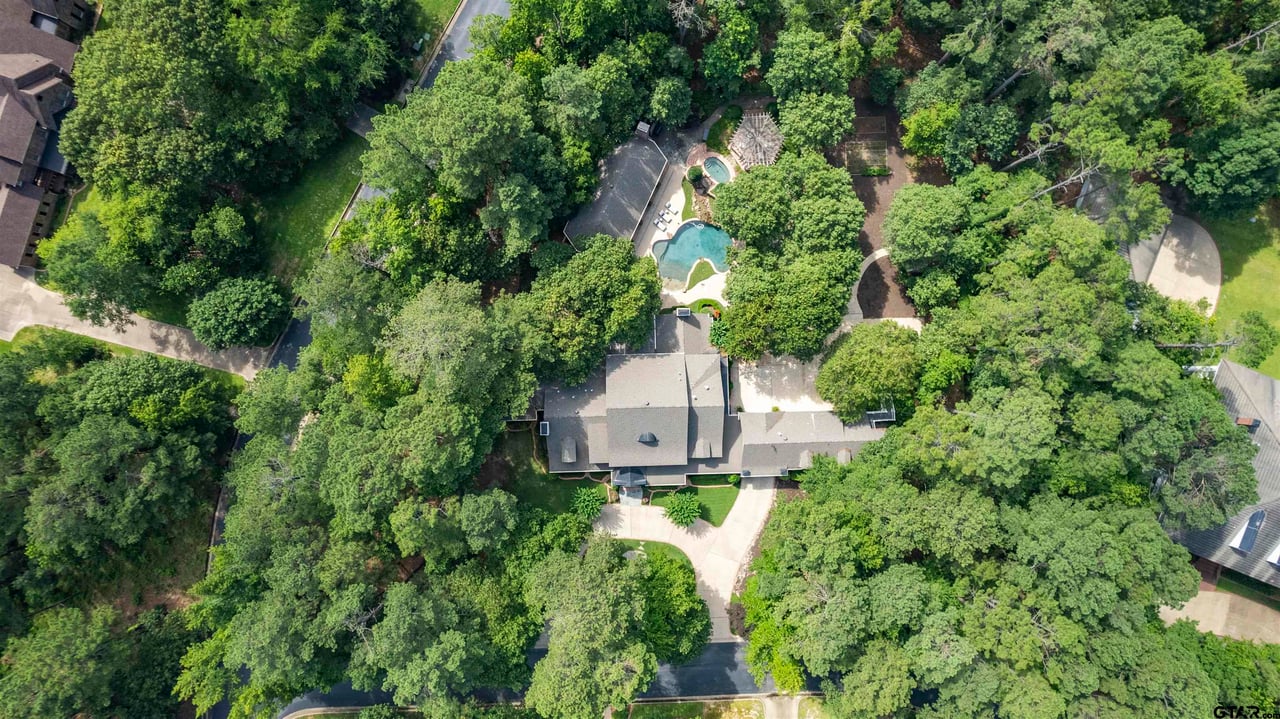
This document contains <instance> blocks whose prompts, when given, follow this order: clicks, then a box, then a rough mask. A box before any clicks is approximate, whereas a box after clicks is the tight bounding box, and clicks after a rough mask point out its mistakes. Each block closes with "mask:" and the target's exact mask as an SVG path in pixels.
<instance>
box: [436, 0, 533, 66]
mask: <svg viewBox="0 0 1280 719" xmlns="http://www.w3.org/2000/svg"><path fill="white" fill-rule="evenodd" d="M481 15H501V16H503V17H511V3H510V2H508V0H465V4H464V5H463V6H462V11H461V12H459V13H458V19H457V21H456V22H455V23H454V24H453V28H451V29H450V30H449V34H448V35H447V36H445V39H444V43H443V44H442V45H441V46H440V53H439V54H438V55H436V59H435V60H433V61H432V62H431V67H430V68H429V69H428V70H427V74H426V75H424V76H423V77H422V82H421V83H419V84H418V87H431V86H432V85H433V84H435V81H436V75H439V74H440V68H442V67H444V64H445V63H446V62H450V61H452V60H461V59H463V58H468V57H471V37H470V35H471V23H473V22H475V19H476V18H477V17H479V16H481Z"/></svg>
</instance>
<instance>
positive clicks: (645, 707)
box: [631, 702, 703, 719]
mask: <svg viewBox="0 0 1280 719" xmlns="http://www.w3.org/2000/svg"><path fill="white" fill-rule="evenodd" d="M702 709H703V705H702V702H663V703H662V704H632V705H631V719H702Z"/></svg>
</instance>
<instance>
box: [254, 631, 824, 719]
mask: <svg viewBox="0 0 1280 719" xmlns="http://www.w3.org/2000/svg"><path fill="white" fill-rule="evenodd" d="M545 653H546V650H545V649H534V650H531V651H530V652H529V664H530V666H532V665H533V664H534V663H536V662H537V661H538V660H539V659H541V658H542V656H543V655H544V654H545ZM810 684H811V685H812V686H810V687H809V689H810V690H811V691H817V690H818V686H817V681H816V680H815V681H812V682H810ZM773 691H774V686H773V679H772V678H766V679H765V682H764V684H757V683H756V681H755V679H754V678H753V677H752V676H751V672H750V671H749V670H748V669H747V645H746V644H743V643H738V642H733V643H721V644H708V645H707V648H706V649H705V650H703V652H702V654H701V655H700V656H698V658H696V659H694V660H693V661H691V662H689V663H688V664H684V665H681V666H678V667H675V666H670V665H667V664H663V665H661V666H659V667H658V676H657V678H656V679H654V681H653V684H652V685H650V686H649V690H648V691H646V692H644V693H643V694H641V695H640V698H642V699H670V698H676V697H722V696H740V695H753V694H771V693H773ZM476 695H477V698H479V699H480V700H482V701H497V700H502V701H513V700H515V699H518V698H519V695H513V694H511V693H509V692H485V691H481V692H477V693H476ZM389 702H391V696H390V695H389V694H388V693H387V692H383V691H373V692H361V691H356V690H355V689H353V688H352V687H351V682H343V683H342V684H339V685H338V686H336V687H334V688H333V689H330V690H329V691H327V692H320V691H316V692H307V693H306V694H303V695H302V696H300V697H298V698H297V699H294V700H293V701H292V702H290V703H289V705H288V706H286V707H285V708H284V709H283V710H281V712H280V714H279V715H278V717H280V718H282V717H287V716H289V715H291V714H293V713H295V712H300V711H302V710H304V709H333V708H343V707H366V706H370V705H373V704H382V703H389Z"/></svg>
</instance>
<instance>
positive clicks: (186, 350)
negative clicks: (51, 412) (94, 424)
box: [0, 267, 268, 379]
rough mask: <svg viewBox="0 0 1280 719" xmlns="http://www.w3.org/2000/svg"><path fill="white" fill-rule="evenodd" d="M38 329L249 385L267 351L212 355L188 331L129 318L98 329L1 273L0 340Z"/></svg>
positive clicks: (50, 295) (31, 285) (36, 288)
mask: <svg viewBox="0 0 1280 719" xmlns="http://www.w3.org/2000/svg"><path fill="white" fill-rule="evenodd" d="M32 325H43V326H45V327H53V328H56V329H60V330H67V331H68V332H74V333H75V334H78V335H84V336H85V337H92V338H93V339H97V340H102V341H104V342H111V343H114V344H118V345H123V346H125V347H130V348H132V349H136V350H142V351H143V352H151V353H153V354H158V355H163V356H165V357H172V358H173V359H179V360H185V361H187V362H194V363H196V364H198V365H204V366H205V367H212V368H213V369H219V370H222V371H224V372H231V373H233V374H238V375H240V376H241V377H244V378H245V379H253V376H254V375H255V374H257V373H258V370H259V369H261V368H262V367H264V366H266V361H267V354H268V350H265V349H246V348H236V349H229V350H223V351H221V352H215V351H213V350H211V349H209V348H208V347H205V346H204V345H203V344H201V343H200V342H199V341H198V340H197V339H196V338H195V337H194V336H193V335H192V334H191V330H188V329H184V328H182V327H174V326H173V325H167V324H165V323H163V322H156V321H155V320H149V319H146V318H145V317H139V316H137V315H133V324H131V325H129V326H127V327H125V328H124V329H123V330H122V331H119V332H117V331H116V330H115V329H114V328H112V327H98V326H97V325H94V324H92V323H89V322H85V321H84V320H82V319H78V318H76V317H75V316H73V315H72V314H71V310H68V309H67V307H66V305H64V304H62V295H60V294H58V293H57V292H51V291H49V290H46V289H45V288H43V287H41V286H40V285H38V284H36V283H35V282H32V281H31V280H28V279H26V278H25V277H22V276H21V275H19V274H18V273H17V272H15V271H14V270H12V269H9V268H7V267H6V268H3V269H0V339H3V340H6V341H7V340H12V339H13V336H14V335H15V334H17V333H18V330H20V329H22V328H23V327H30V326H32Z"/></svg>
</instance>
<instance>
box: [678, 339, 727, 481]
mask: <svg viewBox="0 0 1280 719" xmlns="http://www.w3.org/2000/svg"><path fill="white" fill-rule="evenodd" d="M684 364H685V370H686V371H687V373H688V376H689V407H690V418H689V456H690V457H693V458H696V459H710V458H714V457H722V456H724V415H725V396H724V395H725V382H724V374H723V370H722V369H721V367H722V365H721V364H720V356H719V355H684Z"/></svg>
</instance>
